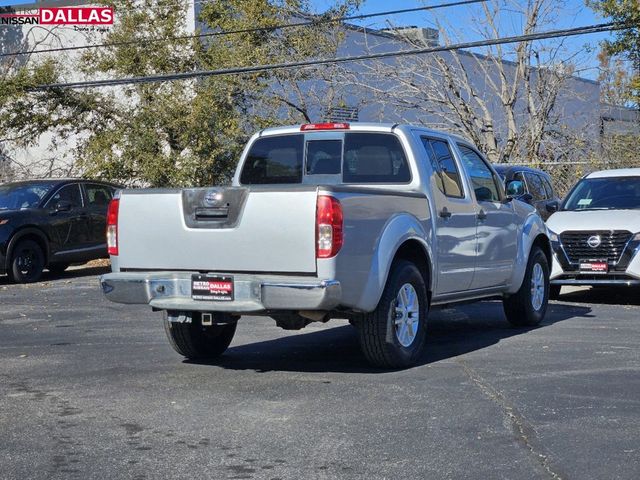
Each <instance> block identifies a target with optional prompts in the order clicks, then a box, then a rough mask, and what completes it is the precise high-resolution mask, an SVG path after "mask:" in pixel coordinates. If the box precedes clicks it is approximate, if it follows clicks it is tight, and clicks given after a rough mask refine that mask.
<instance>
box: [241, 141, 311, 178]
mask: <svg viewBox="0 0 640 480" xmlns="http://www.w3.org/2000/svg"><path fill="white" fill-rule="evenodd" d="M303 154H304V135H302V134H297V135H280V136H273V137H264V138H259V139H257V140H256V141H255V142H254V143H253V145H252V146H251V149H250V150H249V153H248V154H247V158H246V160H245V162H244V165H243V167H242V172H241V174H240V183H242V184H245V185H257V184H274V183H301V182H302V156H303Z"/></svg>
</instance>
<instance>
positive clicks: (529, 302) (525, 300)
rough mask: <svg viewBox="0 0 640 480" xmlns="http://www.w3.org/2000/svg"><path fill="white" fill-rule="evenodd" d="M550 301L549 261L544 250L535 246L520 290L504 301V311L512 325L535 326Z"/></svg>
mask: <svg viewBox="0 0 640 480" xmlns="http://www.w3.org/2000/svg"><path fill="white" fill-rule="evenodd" d="M548 301H549V262H548V261H547V257H546V255H545V254H544V252H543V251H542V250H540V249H539V248H538V247H533V248H532V249H531V253H530V254H529V261H528V262H527V271H526V272H525V275H524V280H523V281H522V286H521V287H520V290H518V292H517V293H515V294H514V295H510V296H509V297H505V298H504V300H503V301H502V304H503V307H504V313H505V315H506V317H507V320H508V321H509V323H511V325H513V326H516V327H533V326H536V325H538V324H539V323H540V322H541V321H542V319H543V318H544V316H545V314H546V312H547V304H548Z"/></svg>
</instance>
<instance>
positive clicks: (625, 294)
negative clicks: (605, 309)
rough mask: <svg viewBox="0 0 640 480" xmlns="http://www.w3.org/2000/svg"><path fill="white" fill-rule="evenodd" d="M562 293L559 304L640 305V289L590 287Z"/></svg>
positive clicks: (564, 289) (563, 290)
mask: <svg viewBox="0 0 640 480" xmlns="http://www.w3.org/2000/svg"><path fill="white" fill-rule="evenodd" d="M562 292H563V293H562V294H561V295H560V298H558V301H559V302H563V301H564V302H574V303H598V304H603V305H640V287H591V288H589V289H580V290H575V291H572V292H567V293H564V292H566V288H563V289H562Z"/></svg>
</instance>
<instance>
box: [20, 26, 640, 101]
mask: <svg viewBox="0 0 640 480" xmlns="http://www.w3.org/2000/svg"><path fill="white" fill-rule="evenodd" d="M628 28H630V27H629V26H628V25H624V24H620V23H613V22H612V23H600V24H596V25H590V26H585V27H576V28H568V29H562V30H549V31H546V32H539V33H530V34H527V35H517V36H511V37H502V38H494V39H490V40H477V41H473V42H464V43H457V44H453V45H443V46H436V47H427V48H418V49H411V50H399V51H394V52H384V53H371V54H365V55H356V56H351V57H336V58H328V59H321V60H302V61H298V62H286V63H276V64H271V65H255V66H252V67H234V68H224V69H219V70H197V71H192V72H183V73H171V74H163V75H150V76H143V77H130V78H120V79H105V80H89V81H82V82H69V83H53V84H48V85H38V86H35V87H32V88H30V89H29V90H30V91H34V90H47V89H53V88H90V87H108V86H115V85H129V84H137V83H153V82H167V81H174V80H186V79H191V78H197V77H216V76H221V75H233V74H242V73H256V72H264V71H271V70H285V69H290V68H299V67H309V66H315V65H329V64H338V63H347V62H357V61H363V60H374V59H380V58H391V57H405V56H409V55H421V54H427V53H437V52H446V51H451V50H461V49H468V48H478V47H489V46H493V45H503V44H507V43H518V42H528V41H533V40H545V39H549V38H558V37H571V36H575V35H585V34H590V33H599V32H611V31H615V30H624V29H628Z"/></svg>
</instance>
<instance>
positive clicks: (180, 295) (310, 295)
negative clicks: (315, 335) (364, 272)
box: [100, 272, 342, 313]
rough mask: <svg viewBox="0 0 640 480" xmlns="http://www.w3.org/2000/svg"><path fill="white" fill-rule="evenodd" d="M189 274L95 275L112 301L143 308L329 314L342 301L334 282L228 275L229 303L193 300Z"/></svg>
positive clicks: (136, 273)
mask: <svg viewBox="0 0 640 480" xmlns="http://www.w3.org/2000/svg"><path fill="white" fill-rule="evenodd" d="M193 273H197V272H193ZM191 275H192V273H191V272H151V273H149V272H116V273H108V274H106V275H103V276H102V277H100V285H101V286H102V291H103V293H104V295H105V296H106V297H107V299H108V300H111V301H112V302H116V303H127V304H143V305H144V304H148V305H150V306H151V307H154V308H157V309H160V310H187V311H189V310H190V311H205V312H229V313H234V312H237V313H260V312H265V311H269V310H331V309H333V308H335V307H336V306H338V305H339V303H340V300H341V297H342V289H341V287H340V282H338V281H336V280H317V279H307V278H304V277H302V278H298V277H274V276H266V275H265V276H258V275H233V277H234V288H235V295H234V300H233V301H203V300H194V299H192V298H191Z"/></svg>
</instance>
